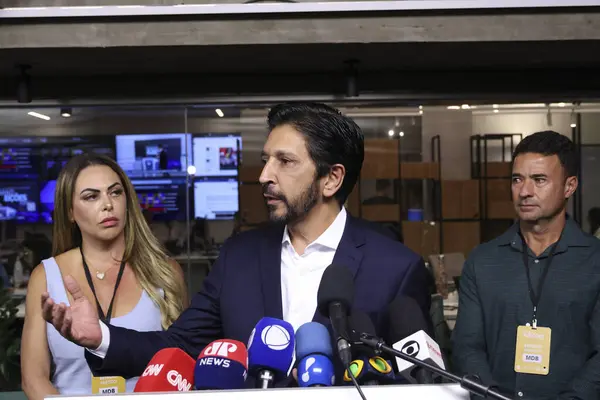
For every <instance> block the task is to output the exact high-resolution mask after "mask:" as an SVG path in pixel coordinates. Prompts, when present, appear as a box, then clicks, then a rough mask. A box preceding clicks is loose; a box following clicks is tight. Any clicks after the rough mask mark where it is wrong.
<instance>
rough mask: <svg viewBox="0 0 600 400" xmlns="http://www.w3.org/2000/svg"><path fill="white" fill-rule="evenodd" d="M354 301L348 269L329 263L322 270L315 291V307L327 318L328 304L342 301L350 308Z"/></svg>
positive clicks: (351, 280) (352, 284) (350, 274)
mask: <svg viewBox="0 0 600 400" xmlns="http://www.w3.org/2000/svg"><path fill="white" fill-rule="evenodd" d="M353 301H354V277H353V276H352V273H351V272H350V270H349V269H348V268H346V267H343V266H341V265H336V264H331V265H330V266H329V267H327V269H325V271H324V272H323V277H322V278H321V283H320V285H319V291H318V292H317V307H318V309H319V312H320V313H321V314H322V315H323V316H324V317H327V318H329V304H330V303H332V302H340V303H342V304H343V305H344V306H345V307H346V309H347V310H350V308H351V307H352V303H353Z"/></svg>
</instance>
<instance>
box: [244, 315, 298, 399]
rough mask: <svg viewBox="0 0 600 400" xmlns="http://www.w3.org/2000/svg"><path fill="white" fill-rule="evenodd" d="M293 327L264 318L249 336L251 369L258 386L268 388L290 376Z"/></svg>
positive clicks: (275, 319)
mask: <svg viewBox="0 0 600 400" xmlns="http://www.w3.org/2000/svg"><path fill="white" fill-rule="evenodd" d="M294 347H295V341H294V328H293V327H292V325H291V324H290V323H288V322H285V321H282V320H280V319H277V318H270V317H264V318H262V319H261V320H260V321H258V323H257V324H256V326H255V327H254V329H253V330H252V333H251V334H250V338H249V339H248V370H249V371H250V374H251V375H252V376H254V377H256V387H258V388H262V389H267V388H270V387H273V385H274V384H275V382H277V381H280V380H283V379H285V378H286V377H287V375H288V372H289V370H290V367H291V366H292V363H293V362H294Z"/></svg>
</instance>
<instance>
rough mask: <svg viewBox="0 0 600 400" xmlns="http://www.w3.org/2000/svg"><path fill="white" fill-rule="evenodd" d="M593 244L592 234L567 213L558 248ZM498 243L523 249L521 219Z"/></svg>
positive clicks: (565, 248) (562, 249)
mask: <svg viewBox="0 0 600 400" xmlns="http://www.w3.org/2000/svg"><path fill="white" fill-rule="evenodd" d="M596 240H597V239H596ZM592 244H593V242H591V241H590V236H588V235H586V234H585V232H583V231H582V230H581V228H580V227H579V225H577V222H575V221H574V220H573V219H572V218H571V217H570V216H569V215H568V214H567V219H566V222H565V228H564V230H563V233H562V236H561V238H560V242H559V243H558V247H557V249H556V250H557V251H559V252H562V251H567V248H568V247H589V246H591V245H592ZM498 245H500V246H508V245H510V246H512V247H514V248H516V249H518V250H521V251H522V250H523V243H522V241H521V234H520V232H519V221H517V222H515V223H514V224H513V225H512V226H511V227H510V228H509V229H508V230H507V231H506V232H504V233H503V234H502V235H500V237H499V238H498Z"/></svg>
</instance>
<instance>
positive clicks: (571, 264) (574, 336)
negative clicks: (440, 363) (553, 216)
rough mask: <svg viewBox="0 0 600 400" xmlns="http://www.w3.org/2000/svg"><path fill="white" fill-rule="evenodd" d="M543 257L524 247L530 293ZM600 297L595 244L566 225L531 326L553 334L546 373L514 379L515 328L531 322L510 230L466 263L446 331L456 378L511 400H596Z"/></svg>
mask: <svg viewBox="0 0 600 400" xmlns="http://www.w3.org/2000/svg"><path fill="white" fill-rule="evenodd" d="M550 247H552V246H550ZM549 250H550V248H549V249H546V250H545V251H544V253H543V254H542V255H540V256H539V257H536V256H535V255H534V254H533V253H532V252H531V250H530V249H529V248H527V251H528V255H529V263H528V264H529V268H530V274H531V280H532V285H533V287H534V289H535V290H536V291H537V287H538V282H539V278H540V275H541V272H542V271H543V269H544V268H546V264H547V261H548V253H549ZM599 294H600V240H598V239H597V238H595V237H594V236H591V235H589V234H586V233H584V232H583V231H582V230H581V228H579V226H578V225H577V224H576V223H575V222H574V221H573V220H571V219H570V218H567V223H566V226H565V229H564V231H563V235H562V237H561V239H560V241H559V243H558V245H557V246H556V250H555V255H554V257H553V260H552V264H551V266H550V269H549V271H548V276H547V277H546V280H545V283H544V286H543V290H542V294H541V298H540V300H539V305H538V311H537V319H538V326H541V327H549V328H551V329H552V344H551V348H550V372H549V374H548V375H546V376H541V375H528V374H517V373H516V372H515V371H514V358H515V347H516V333H517V326H519V325H525V324H526V323H528V322H531V319H532V313H533V305H532V302H531V298H530V296H529V290H528V284H527V276H526V272H525V265H524V262H523V246H522V241H521V236H520V235H519V227H518V224H515V225H513V226H512V227H511V228H510V229H509V230H508V231H507V232H505V233H504V234H503V235H502V236H500V237H498V238H496V239H494V240H492V241H490V242H488V243H485V244H482V245H479V246H478V247H477V248H475V249H474V250H473V251H472V252H471V254H470V256H469V258H468V259H467V261H466V262H465V266H464V268H463V272H462V277H461V280H460V292H459V296H460V297H459V310H458V317H457V322H456V327H455V330H454V332H453V341H454V348H453V355H454V365H455V367H456V369H457V372H459V373H460V374H461V375H464V374H478V375H479V376H480V377H481V378H482V380H483V382H484V383H486V384H493V385H497V386H498V387H499V389H500V390H501V391H502V392H504V393H505V394H507V395H510V396H514V398H516V399H536V400H538V399H557V398H558V399H565V400H566V399H582V400H597V399H600V300H599Z"/></svg>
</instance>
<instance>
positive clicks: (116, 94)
mask: <svg viewBox="0 0 600 400" xmlns="http://www.w3.org/2000/svg"><path fill="white" fill-rule="evenodd" d="M357 82H358V87H359V91H360V93H362V94H365V93H374V92H376V93H383V94H397V95H398V98H404V99H411V98H412V99H432V100H433V99H438V100H439V99H448V100H450V99H469V100H478V99H482V100H483V99H490V98H498V99H509V98H514V99H515V100H517V99H525V98H527V99H542V98H548V99H558V100H560V99H563V98H564V99H567V98H580V99H589V98H597V97H600V96H599V94H600V75H599V74H598V73H597V69H591V68H590V69H581V68H578V69H545V70H544V69H542V70H539V69H532V70H510V71H506V70H498V71H494V70H460V71H406V70H398V71H359V73H358V81H357ZM16 83H17V81H16V79H14V78H12V77H10V78H6V77H5V78H0V100H2V101H10V100H11V99H15V103H16ZM345 84H346V80H345V76H344V73H343V71H340V72H339V73H331V72H325V73H288V74H223V75H220V74H206V75H201V74H198V75H176V74H171V75H146V76H127V75H115V76H94V77H70V78H66V77H35V76H34V75H32V78H31V90H32V95H33V98H34V101H35V100H45V99H70V100H73V101H76V100H77V99H107V100H108V99H123V98H164V99H168V98H180V97H186V96H191V97H201V96H237V95H310V94H339V95H340V96H343V95H344V93H345V92H346V87H345Z"/></svg>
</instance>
